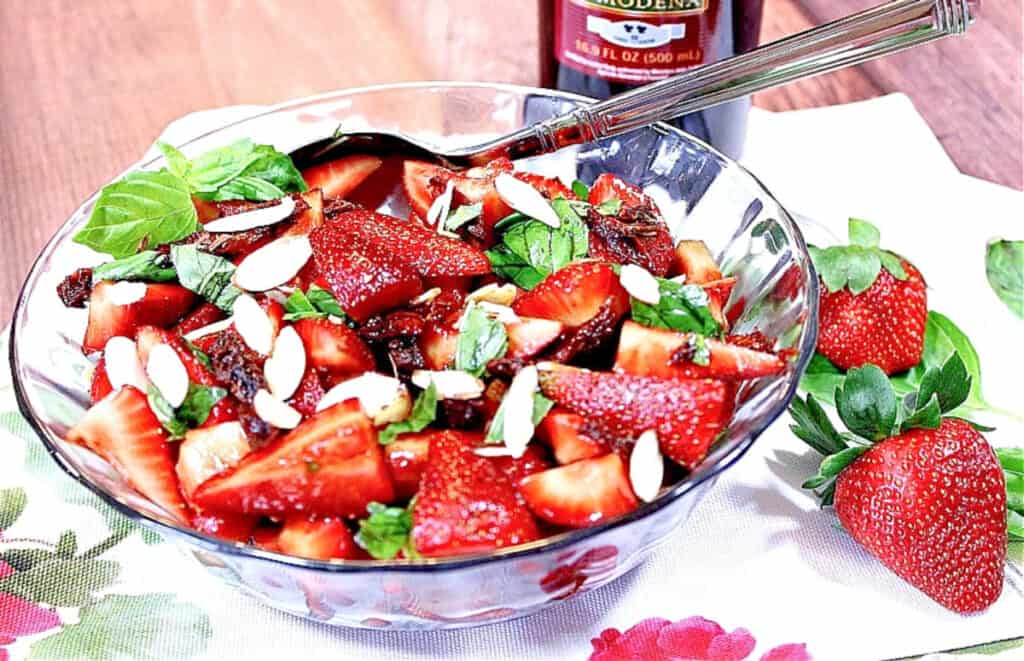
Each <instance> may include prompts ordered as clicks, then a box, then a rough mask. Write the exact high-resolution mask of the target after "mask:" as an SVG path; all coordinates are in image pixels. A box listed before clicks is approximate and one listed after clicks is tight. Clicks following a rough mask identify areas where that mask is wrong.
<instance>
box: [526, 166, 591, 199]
mask: <svg viewBox="0 0 1024 661" xmlns="http://www.w3.org/2000/svg"><path fill="white" fill-rule="evenodd" d="M515 178H516V179H518V180H520V181H525V182H526V183H528V184H530V185H531V186H533V187H534V188H536V189H537V190H538V191H540V193H541V195H543V196H544V197H546V198H548V199H549V200H553V199H555V198H556V197H564V198H565V199H567V200H577V199H579V198H578V197H577V196H576V193H574V192H572V189H571V188H569V187H568V186H566V185H565V184H563V183H562V180H561V179H559V178H558V177H545V176H544V175H541V174H534V173H532V172H516V173H515Z"/></svg>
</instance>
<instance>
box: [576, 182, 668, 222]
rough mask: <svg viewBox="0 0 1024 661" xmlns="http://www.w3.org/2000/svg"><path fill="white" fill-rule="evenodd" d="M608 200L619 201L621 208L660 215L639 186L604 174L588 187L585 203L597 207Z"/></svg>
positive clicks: (656, 206)
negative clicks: (588, 191)
mask: <svg viewBox="0 0 1024 661" xmlns="http://www.w3.org/2000/svg"><path fill="white" fill-rule="evenodd" d="M609 200H621V201H622V206H624V207H630V208H632V209H648V210H650V211H653V212H654V213H656V214H658V215H659V216H660V215H661V212H660V211H659V210H658V205H656V204H655V203H654V200H652V199H651V197H650V196H649V195H648V194H647V193H645V192H644V191H643V189H642V188H640V187H639V186H635V185H633V184H631V183H628V182H626V181H623V180H622V179H619V178H618V177H616V176H615V175H614V174H611V173H608V172H606V173H604V174H602V175H601V176H599V177H598V178H597V179H595V180H594V183H593V184H592V185H591V186H590V196H589V197H588V198H587V201H588V202H590V203H591V204H593V205H594V206H597V205H599V204H601V203H603V202H608V201H609Z"/></svg>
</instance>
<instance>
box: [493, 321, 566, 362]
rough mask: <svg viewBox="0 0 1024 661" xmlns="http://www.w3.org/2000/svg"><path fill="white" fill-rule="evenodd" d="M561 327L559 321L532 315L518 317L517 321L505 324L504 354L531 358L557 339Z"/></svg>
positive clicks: (562, 327) (510, 356) (511, 356)
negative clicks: (506, 344)
mask: <svg viewBox="0 0 1024 661" xmlns="http://www.w3.org/2000/svg"><path fill="white" fill-rule="evenodd" d="M563 329H564V326H562V324H561V322H558V321H554V320H551V319H539V318H533V317H520V318H519V321H517V322H514V323H511V324H505V332H506V333H507V334H508V353H507V354H506V356H507V357H509V358H532V357H533V356H536V355H537V354H538V353H540V352H541V351H543V350H544V349H545V348H546V347H547V346H548V345H549V344H551V343H552V342H554V341H555V340H557V339H558V337H559V336H560V335H561V334H562V330H563Z"/></svg>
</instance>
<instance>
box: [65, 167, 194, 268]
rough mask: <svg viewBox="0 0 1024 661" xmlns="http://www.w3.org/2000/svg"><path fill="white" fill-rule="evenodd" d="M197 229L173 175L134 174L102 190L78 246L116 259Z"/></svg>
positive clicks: (188, 200)
mask: <svg viewBox="0 0 1024 661" xmlns="http://www.w3.org/2000/svg"><path fill="white" fill-rule="evenodd" d="M198 229H199V220H198V218H197V216H196V209H195V207H194V206H193V204H192V197H191V195H189V190H188V186H186V184H185V182H184V181H182V180H181V179H180V178H179V177H176V176H174V175H173V174H171V173H170V172H167V171H160V172H148V171H142V172H130V173H128V174H126V175H125V176H124V178H123V179H121V180H120V181H116V182H114V183H112V184H109V185H107V186H104V187H103V189H102V190H101V191H100V196H99V198H98V199H97V200H96V204H95V206H94V207H93V209H92V214H90V216H89V221H88V222H87V223H86V224H85V227H83V228H82V229H81V230H80V231H79V232H78V233H77V234H75V236H74V239H72V240H73V241H74V242H75V243H80V244H82V245H85V246H89V247H90V248H92V249H93V250H96V251H98V252H103V253H107V254H108V255H111V256H112V257H115V258H121V257H128V256H130V255H134V254H135V253H136V252H138V251H139V249H140V248H144V247H145V246H146V245H153V246H157V245H162V244H165V243H172V242H174V241H178V240H179V239H183V238H185V237H186V236H188V235H190V234H192V233H194V232H195V231H196V230H198Z"/></svg>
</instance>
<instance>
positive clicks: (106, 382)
mask: <svg viewBox="0 0 1024 661" xmlns="http://www.w3.org/2000/svg"><path fill="white" fill-rule="evenodd" d="M113 390H114V386H112V385H111V384H110V378H109V377H108V376H107V363H106V361H105V360H104V359H103V358H102V357H101V358H100V359H99V361H97V363H96V366H95V367H93V370H92V385H90V386H89V398H90V399H91V400H92V403H93V404H95V403H96V402H98V401H100V400H101V399H103V398H104V397H106V396H107V395H109V394H110V393H111V392H113Z"/></svg>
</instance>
